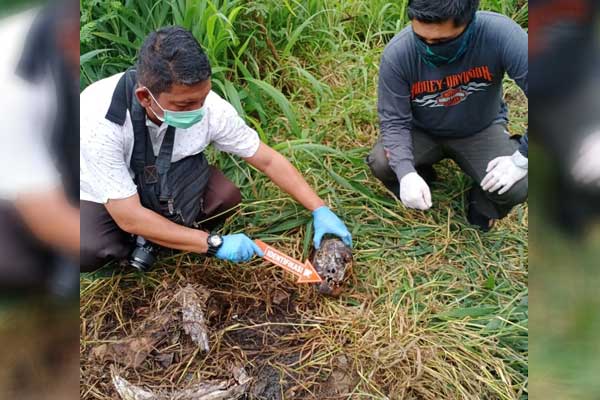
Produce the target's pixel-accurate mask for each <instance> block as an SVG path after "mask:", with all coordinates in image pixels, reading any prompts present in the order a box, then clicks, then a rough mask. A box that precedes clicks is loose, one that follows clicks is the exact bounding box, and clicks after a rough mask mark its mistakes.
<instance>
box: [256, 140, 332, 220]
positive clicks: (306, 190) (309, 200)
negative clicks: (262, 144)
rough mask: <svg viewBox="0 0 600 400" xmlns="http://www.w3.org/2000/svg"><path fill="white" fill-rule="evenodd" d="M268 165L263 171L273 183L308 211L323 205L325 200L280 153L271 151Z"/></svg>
mask: <svg viewBox="0 0 600 400" xmlns="http://www.w3.org/2000/svg"><path fill="white" fill-rule="evenodd" d="M273 153H274V154H273V158H272V162H271V163H270V165H268V166H267V168H265V170H264V171H263V172H264V173H265V175H267V176H268V177H269V178H270V179H271V180H272V181H273V183H275V184H276V185H277V186H279V187H280V188H281V190H283V191H284V192H286V193H288V194H289V195H290V196H292V197H293V198H294V199H296V201H298V202H299V203H300V204H302V205H303V206H304V207H305V208H307V209H308V210H310V211H314V210H316V209H317V208H319V207H321V206H324V205H325V202H324V201H323V200H321V198H320V197H319V196H318V195H317V194H316V193H315V191H314V190H313V189H312V188H311V187H310V186H309V184H308V183H307V182H306V180H305V179H304V177H302V175H300V172H298V170H297V169H296V168H295V167H294V166H293V165H292V164H291V163H290V162H289V161H288V160H287V159H286V158H285V157H283V156H282V155H281V154H279V153H277V152H275V151H273Z"/></svg>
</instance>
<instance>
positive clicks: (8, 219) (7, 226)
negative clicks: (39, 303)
mask: <svg viewBox="0 0 600 400" xmlns="http://www.w3.org/2000/svg"><path fill="white" fill-rule="evenodd" d="M50 254H51V253H50V250H49V249H48V248H46V247H45V246H44V245H43V244H42V243H41V242H40V241H39V240H37V239H36V238H35V237H34V236H33V234H32V233H31V231H30V230H29V229H28V228H27V227H26V225H25V223H24V222H23V220H22V218H21V216H20V215H19V213H18V212H17V210H16V208H15V206H14V205H13V204H12V203H9V202H4V201H2V202H0V288H2V289H4V290H5V289H8V288H10V289H17V290H19V289H26V288H31V287H37V286H41V285H43V284H44V282H45V280H46V279H47V277H48V275H49V271H50V268H51V265H50V264H51V263H50V262H49V256H50Z"/></svg>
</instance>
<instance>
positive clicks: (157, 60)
mask: <svg viewBox="0 0 600 400" xmlns="http://www.w3.org/2000/svg"><path fill="white" fill-rule="evenodd" d="M136 69H137V77H138V82H139V84H140V85H142V86H146V87H147V88H148V89H150V91H151V92H152V94H153V95H154V96H159V95H160V94H161V93H163V92H167V91H169V90H170V89H171V87H172V86H173V85H175V84H177V85H195V84H197V83H200V82H202V81H205V80H207V79H209V78H210V76H211V69H210V63H209V61H208V57H207V56H206V54H205V53H204V51H203V50H202V47H200V44H199V43H198V41H197V40H196V39H195V38H194V36H193V35H192V33H191V32H189V31H188V30H186V29H184V28H182V27H179V26H169V27H165V28H161V29H159V30H158V31H156V32H152V33H150V35H148V37H147V38H146V40H144V43H143V44H142V48H141V49H140V54H139V57H138V62H137V67H136Z"/></svg>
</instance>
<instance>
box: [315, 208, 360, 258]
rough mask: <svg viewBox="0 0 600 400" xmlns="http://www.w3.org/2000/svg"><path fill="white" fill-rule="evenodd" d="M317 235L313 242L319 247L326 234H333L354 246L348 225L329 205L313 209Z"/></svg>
mask: <svg viewBox="0 0 600 400" xmlns="http://www.w3.org/2000/svg"><path fill="white" fill-rule="evenodd" d="M312 214H313V217H314V221H313V224H314V227H315V235H314V238H313V243H314V245H315V247H316V248H317V249H318V248H320V247H321V239H323V236H324V235H325V234H328V233H329V234H332V235H335V236H337V237H339V238H340V239H342V241H343V242H344V243H345V244H346V246H348V247H352V235H351V234H350V232H349V231H348V228H346V225H344V223H343V222H342V220H341V219H339V218H338V216H337V215H335V214H334V213H333V212H332V211H331V210H330V209H329V208H328V207H326V206H322V207H319V208H317V209H316V210H315V211H313V213H312Z"/></svg>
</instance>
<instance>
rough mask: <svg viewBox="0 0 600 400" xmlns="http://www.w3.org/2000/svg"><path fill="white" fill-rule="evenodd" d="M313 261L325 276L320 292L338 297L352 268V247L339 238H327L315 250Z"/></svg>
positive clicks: (322, 276) (322, 275)
mask: <svg viewBox="0 0 600 400" xmlns="http://www.w3.org/2000/svg"><path fill="white" fill-rule="evenodd" d="M311 263H312V265H313V266H314V267H315V269H316V270H317V273H318V274H319V275H320V276H321V278H323V282H321V284H319V293H321V294H325V295H328V296H333V297H338V296H339V295H340V294H341V293H342V283H343V282H344V280H345V279H346V278H347V277H348V275H349V274H350V270H351V268H352V249H350V247H348V246H346V245H345V244H344V242H342V241H341V240H340V239H338V238H327V239H324V240H323V241H322V242H321V247H320V248H319V249H316V250H314V251H313V253H312V256H311Z"/></svg>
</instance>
